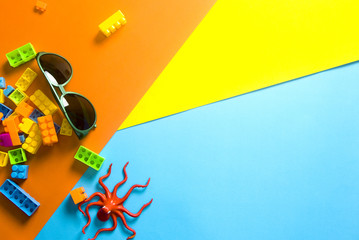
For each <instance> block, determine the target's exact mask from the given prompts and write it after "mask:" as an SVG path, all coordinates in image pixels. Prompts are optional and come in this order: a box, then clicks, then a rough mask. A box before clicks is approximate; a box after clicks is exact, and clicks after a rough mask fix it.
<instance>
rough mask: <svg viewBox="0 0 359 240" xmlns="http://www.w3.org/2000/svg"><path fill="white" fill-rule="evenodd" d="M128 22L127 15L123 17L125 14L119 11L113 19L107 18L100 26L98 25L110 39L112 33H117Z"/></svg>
mask: <svg viewBox="0 0 359 240" xmlns="http://www.w3.org/2000/svg"><path fill="white" fill-rule="evenodd" d="M126 22H127V20H126V18H125V15H123V13H122V12H121V11H120V10H118V11H117V12H116V13H114V14H113V15H112V16H111V17H109V18H107V19H106V20H105V21H103V22H102V23H101V24H100V25H98V27H99V28H100V31H101V32H102V33H103V34H105V36H106V37H109V36H110V35H111V34H112V33H114V32H116V30H117V29H119V28H120V27H121V25H125V24H126Z"/></svg>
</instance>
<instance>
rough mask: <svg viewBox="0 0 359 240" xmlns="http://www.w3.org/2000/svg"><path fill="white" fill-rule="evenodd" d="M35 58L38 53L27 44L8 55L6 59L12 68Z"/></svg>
mask: <svg viewBox="0 0 359 240" xmlns="http://www.w3.org/2000/svg"><path fill="white" fill-rule="evenodd" d="M35 56H36V51H35V49H34V47H33V46H32V44H31V43H28V44H25V45H24V46H21V47H19V48H18V49H15V50H14V51H12V52H9V53H7V54H6V58H7V60H8V61H9V64H10V66H11V67H17V66H20V65H21V64H23V63H25V62H27V61H30V60H31V59H33V58H35Z"/></svg>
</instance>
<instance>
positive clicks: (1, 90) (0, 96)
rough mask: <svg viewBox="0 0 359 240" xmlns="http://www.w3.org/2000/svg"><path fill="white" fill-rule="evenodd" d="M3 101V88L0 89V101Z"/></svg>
mask: <svg viewBox="0 0 359 240" xmlns="http://www.w3.org/2000/svg"><path fill="white" fill-rule="evenodd" d="M4 102H5V94H4V90H3V89H0V103H4Z"/></svg>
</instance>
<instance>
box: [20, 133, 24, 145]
mask: <svg viewBox="0 0 359 240" xmlns="http://www.w3.org/2000/svg"><path fill="white" fill-rule="evenodd" d="M19 138H20V142H21V143H24V142H25V134H23V133H19Z"/></svg>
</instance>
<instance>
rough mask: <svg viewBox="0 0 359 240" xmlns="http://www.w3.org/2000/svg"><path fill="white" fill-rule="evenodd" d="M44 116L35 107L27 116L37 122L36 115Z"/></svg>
mask: <svg viewBox="0 0 359 240" xmlns="http://www.w3.org/2000/svg"><path fill="white" fill-rule="evenodd" d="M43 116H45V115H44V114H43V113H42V112H40V111H39V110H37V109H36V108H35V109H34V111H32V113H31V114H30V116H29V118H30V119H31V120H32V121H34V122H36V123H37V118H38V117H43Z"/></svg>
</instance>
